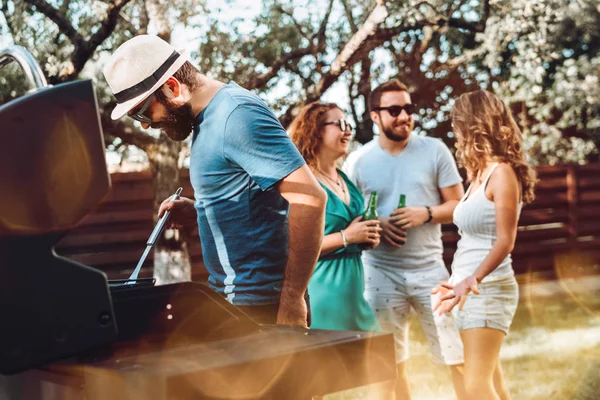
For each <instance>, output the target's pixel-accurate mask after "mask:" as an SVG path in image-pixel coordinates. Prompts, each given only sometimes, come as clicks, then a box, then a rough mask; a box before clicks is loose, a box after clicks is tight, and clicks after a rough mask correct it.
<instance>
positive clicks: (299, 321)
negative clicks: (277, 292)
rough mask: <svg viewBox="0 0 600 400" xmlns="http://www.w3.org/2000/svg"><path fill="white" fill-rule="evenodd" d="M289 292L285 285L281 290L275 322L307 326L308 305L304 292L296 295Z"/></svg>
mask: <svg viewBox="0 0 600 400" xmlns="http://www.w3.org/2000/svg"><path fill="white" fill-rule="evenodd" d="M289 292H290V290H286V288H285V287H284V289H283V290H282V292H281V299H280V301H279V310H278V311H277V324H279V325H291V326H299V327H301V328H308V323H307V317H308V307H307V306H306V301H305V300H304V294H302V295H300V296H298V295H292V294H289Z"/></svg>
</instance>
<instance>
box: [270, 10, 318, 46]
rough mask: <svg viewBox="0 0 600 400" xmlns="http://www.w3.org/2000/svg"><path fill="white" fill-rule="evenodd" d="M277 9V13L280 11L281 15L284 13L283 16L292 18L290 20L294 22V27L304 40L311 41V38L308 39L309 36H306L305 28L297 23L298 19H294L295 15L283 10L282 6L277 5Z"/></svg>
mask: <svg viewBox="0 0 600 400" xmlns="http://www.w3.org/2000/svg"><path fill="white" fill-rule="evenodd" d="M275 9H276V10H277V11H279V12H280V13H282V14H284V15H287V16H288V17H290V19H291V20H292V22H293V24H294V26H295V27H296V30H297V31H298V33H299V34H300V35H301V36H302V37H303V38H305V39H308V40H310V38H309V37H308V35H307V34H306V32H305V31H304V27H303V26H302V25H300V24H299V23H298V21H296V18H294V15H293V14H292V13H291V12H289V11H287V10H285V9H284V8H283V6H281V5H280V4H277V5H275Z"/></svg>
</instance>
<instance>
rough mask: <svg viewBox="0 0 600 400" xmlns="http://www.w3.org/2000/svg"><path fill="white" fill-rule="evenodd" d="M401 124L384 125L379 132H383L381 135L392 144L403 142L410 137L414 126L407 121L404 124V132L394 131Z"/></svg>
mask: <svg viewBox="0 0 600 400" xmlns="http://www.w3.org/2000/svg"><path fill="white" fill-rule="evenodd" d="M400 125H402V124H395V125H394V124H393V123H391V124H389V125H385V126H382V127H381V131H382V132H383V134H384V135H385V136H386V137H387V138H388V139H390V140H391V141H393V142H403V141H405V140H406V139H408V136H409V135H410V132H411V131H412V130H413V128H414V124H413V123H412V122H411V121H409V122H407V123H406V126H407V128H408V129H406V130H404V131H396V130H395V128H396V127H399V126H400Z"/></svg>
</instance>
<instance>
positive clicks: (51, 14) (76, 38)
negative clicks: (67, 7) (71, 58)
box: [24, 0, 84, 47]
mask: <svg viewBox="0 0 600 400" xmlns="http://www.w3.org/2000/svg"><path fill="white" fill-rule="evenodd" d="M24 1H25V2H26V3H28V4H31V5H32V6H35V8H36V9H37V10H38V11H39V12H41V13H42V14H44V15H45V16H46V17H48V19H50V20H51V21H52V22H54V23H55V24H56V26H57V27H58V30H59V31H60V32H61V33H62V34H64V35H65V36H66V37H68V38H69V40H70V41H71V43H73V45H74V46H75V47H78V46H81V44H82V43H83V41H84V39H83V36H81V35H80V34H79V33H78V32H77V30H75V28H74V27H73V25H71V21H69V19H68V18H67V16H66V15H65V14H63V13H62V12H60V11H59V10H57V9H56V8H54V7H52V5H50V4H49V3H47V2H46V1H44V0H24Z"/></svg>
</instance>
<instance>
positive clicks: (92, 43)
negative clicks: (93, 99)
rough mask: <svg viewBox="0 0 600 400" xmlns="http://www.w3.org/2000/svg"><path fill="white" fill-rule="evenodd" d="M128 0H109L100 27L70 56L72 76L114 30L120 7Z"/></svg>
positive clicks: (78, 71)
mask: <svg viewBox="0 0 600 400" xmlns="http://www.w3.org/2000/svg"><path fill="white" fill-rule="evenodd" d="M129 1H130V0H111V1H110V4H109V6H108V10H106V17H105V18H104V20H103V21H102V23H101V25H100V28H99V29H98V30H97V31H96V32H95V33H94V34H93V35H92V36H91V37H90V38H89V40H88V41H87V42H86V43H84V45H83V46H80V47H79V48H78V49H76V50H75V53H74V54H73V56H72V57H71V60H72V62H73V67H74V69H75V71H74V75H73V76H72V77H71V79H72V78H73V77H74V76H77V75H79V73H80V72H81V70H82V69H83V66H84V65H85V63H86V62H87V60H89V58H90V57H91V56H92V54H93V53H94V51H96V48H97V47H98V46H100V44H101V43H102V42H104V41H105V40H106V39H107V38H108V37H109V36H110V35H111V34H112V33H113V32H114V30H115V28H116V26H117V21H118V20H119V13H120V12H121V9H122V8H123V7H125V6H126V5H127V3H129Z"/></svg>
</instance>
